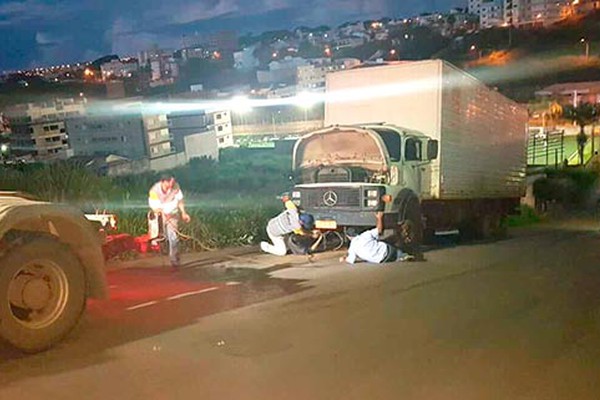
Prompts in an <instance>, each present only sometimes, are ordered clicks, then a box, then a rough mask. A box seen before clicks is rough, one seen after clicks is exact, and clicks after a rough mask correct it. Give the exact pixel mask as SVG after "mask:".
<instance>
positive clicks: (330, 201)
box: [323, 190, 338, 207]
mask: <svg viewBox="0 0 600 400" xmlns="http://www.w3.org/2000/svg"><path fill="white" fill-rule="evenodd" d="M337 202H338V195H337V194H336V193H335V192H334V191H333V190H330V191H328V192H325V194H324V195H323V203H325V205H326V206H329V207H333V206H335V205H336V204H337Z"/></svg>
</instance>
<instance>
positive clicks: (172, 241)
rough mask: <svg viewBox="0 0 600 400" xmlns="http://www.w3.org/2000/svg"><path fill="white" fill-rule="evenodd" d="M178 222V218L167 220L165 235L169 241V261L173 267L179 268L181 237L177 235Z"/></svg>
mask: <svg viewBox="0 0 600 400" xmlns="http://www.w3.org/2000/svg"><path fill="white" fill-rule="evenodd" d="M178 222H179V221H178V220H177V219H176V218H166V219H165V234H166V235H167V240H168V241H169V260H170V261H171V265H172V266H174V267H179V261H180V260H179V235H178V234H177V229H178Z"/></svg>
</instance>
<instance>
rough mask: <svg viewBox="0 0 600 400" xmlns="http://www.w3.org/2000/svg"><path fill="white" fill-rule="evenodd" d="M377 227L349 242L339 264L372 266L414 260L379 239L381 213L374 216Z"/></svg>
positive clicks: (381, 221) (381, 229)
mask: <svg viewBox="0 0 600 400" xmlns="http://www.w3.org/2000/svg"><path fill="white" fill-rule="evenodd" d="M376 219H377V227H376V228H374V229H371V230H368V231H365V232H363V233H361V234H360V235H358V236H356V237H355V238H353V239H352V240H351V241H350V247H349V248H348V254H347V255H346V256H344V257H342V258H341V259H340V261H341V262H347V263H349V264H354V263H356V262H357V261H358V260H362V261H366V262H369V263H374V264H383V263H388V262H394V261H412V260H414V259H415V258H414V257H413V256H411V255H409V254H405V253H403V252H402V251H401V250H398V249H397V248H396V247H394V246H392V245H391V244H389V243H386V242H384V241H381V240H380V239H379V238H380V236H381V234H382V233H383V213H382V212H378V213H377V214H376Z"/></svg>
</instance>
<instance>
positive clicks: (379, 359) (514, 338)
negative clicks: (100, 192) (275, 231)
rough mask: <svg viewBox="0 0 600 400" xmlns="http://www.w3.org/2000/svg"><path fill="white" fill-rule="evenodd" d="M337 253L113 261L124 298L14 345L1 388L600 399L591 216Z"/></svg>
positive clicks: (70, 394) (87, 395)
mask: <svg viewBox="0 0 600 400" xmlns="http://www.w3.org/2000/svg"><path fill="white" fill-rule="evenodd" d="M338 256H339V254H325V255H321V256H320V257H319V258H318V259H317V260H315V262H313V263H309V262H308V261H307V259H306V258H304V257H299V258H298V257H296V258H294V257H286V258H275V257H270V256H263V255H258V254H247V251H246V254H244V252H241V253H233V254H226V255H203V256H202V257H200V258H198V257H192V258H190V259H188V260H187V261H188V262H187V264H186V268H185V269H184V270H183V271H180V272H176V273H172V272H169V271H168V270H167V269H163V268H162V267H161V266H160V262H159V261H158V260H156V259H155V260H151V261H145V262H139V263H137V264H136V267H135V268H129V269H119V270H115V271H111V272H110V273H109V281H110V284H111V299H110V300H108V301H102V302H98V301H96V302H90V304H89V311H88V313H87V314H86V317H85V320H84V321H83V322H82V324H81V326H79V327H78V328H77V329H76V331H75V332H74V334H73V335H72V336H71V337H70V338H68V339H67V340H66V341H65V342H64V343H62V344H61V345H59V346H58V347H57V348H55V349H52V350H50V351H48V352H46V353H44V354H39V355H34V356H23V355H20V354H18V353H15V352H13V351H11V350H10V349H8V348H4V347H2V348H0V399H23V400H29V399H61V400H69V399H86V400H93V399H144V400H153V399H426V400H432V399H461V400H465V399H597V398H599V396H600V395H599V393H600V379H598V378H599V377H600V233H599V232H598V231H597V228H596V227H595V226H594V225H593V224H589V223H583V222H581V223H580V222H578V221H571V222H569V223H562V224H554V225H552V226H550V225H547V226H543V225H540V226H538V227H535V228H529V229H524V230H521V231H517V232H513V233H512V237H511V238H510V239H508V240H503V241H498V242H493V243H479V244H469V245H461V246H446V247H437V248H432V249H430V250H429V251H428V252H427V261H426V262H424V263H405V264H395V265H387V266H372V265H359V266H356V267H350V266H345V265H340V264H339V263H338V262H337V257H338ZM206 257H208V258H206ZM215 257H216V258H215Z"/></svg>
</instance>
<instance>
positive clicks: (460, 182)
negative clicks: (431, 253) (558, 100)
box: [290, 60, 528, 250]
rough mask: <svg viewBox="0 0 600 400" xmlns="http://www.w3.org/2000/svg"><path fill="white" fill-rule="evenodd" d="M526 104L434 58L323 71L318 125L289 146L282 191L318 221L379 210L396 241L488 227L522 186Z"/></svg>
mask: <svg viewBox="0 0 600 400" xmlns="http://www.w3.org/2000/svg"><path fill="white" fill-rule="evenodd" d="M527 120H528V114H527V110H526V109H525V108H524V107H522V106H520V105H519V104H517V103H516V102H514V101H512V100H510V99H508V98H506V97H505V96H503V95H502V94H500V93H499V92H498V91H496V90H494V89H491V88H488V87H487V86H485V85H484V84H483V83H481V82H480V81H478V80H477V79H476V78H474V77H473V76H471V75H469V74H467V73H465V72H463V71H461V70H459V69H458V68H456V67H454V66H453V65H451V64H449V63H447V62H444V61H440V60H427V61H418V62H396V63H390V64H385V65H378V66H369V67H358V68H354V69H350V70H343V71H339V72H334V73H331V74H328V75H327V78H326V93H325V126H326V127H325V128H323V129H320V130H318V131H315V132H311V133H308V134H306V135H304V136H303V137H301V138H300V139H299V140H298V141H297V142H296V144H295V146H294V150H293V167H292V169H293V179H294V185H293V188H292V190H291V191H290V192H291V193H290V194H291V197H292V200H293V201H294V202H295V203H296V204H297V205H298V206H300V207H302V208H303V209H304V210H306V211H307V212H309V213H311V214H313V215H314V217H315V219H316V227H317V229H319V230H323V231H325V230H338V231H340V230H343V231H348V230H351V231H352V232H356V231H357V230H361V229H362V230H364V229H366V228H368V227H372V226H374V225H375V213H376V212H378V211H381V212H383V213H384V227H385V228H386V232H388V233H390V232H396V233H397V235H398V236H399V241H398V243H399V245H400V247H403V248H407V249H408V250H410V248H411V247H412V248H414V247H415V246H420V245H421V243H422V242H423V239H424V237H432V235H434V234H435V233H436V232H437V233H441V232H450V231H452V232H456V231H458V232H460V233H461V234H463V235H467V236H478V237H487V236H490V235H492V234H494V233H500V232H501V231H502V229H503V226H504V225H503V219H504V217H506V216H507V215H508V214H509V213H511V212H513V211H515V210H516V208H517V207H518V205H519V202H520V198H521V197H522V196H523V194H524V192H525V172H526V142H527Z"/></svg>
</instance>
